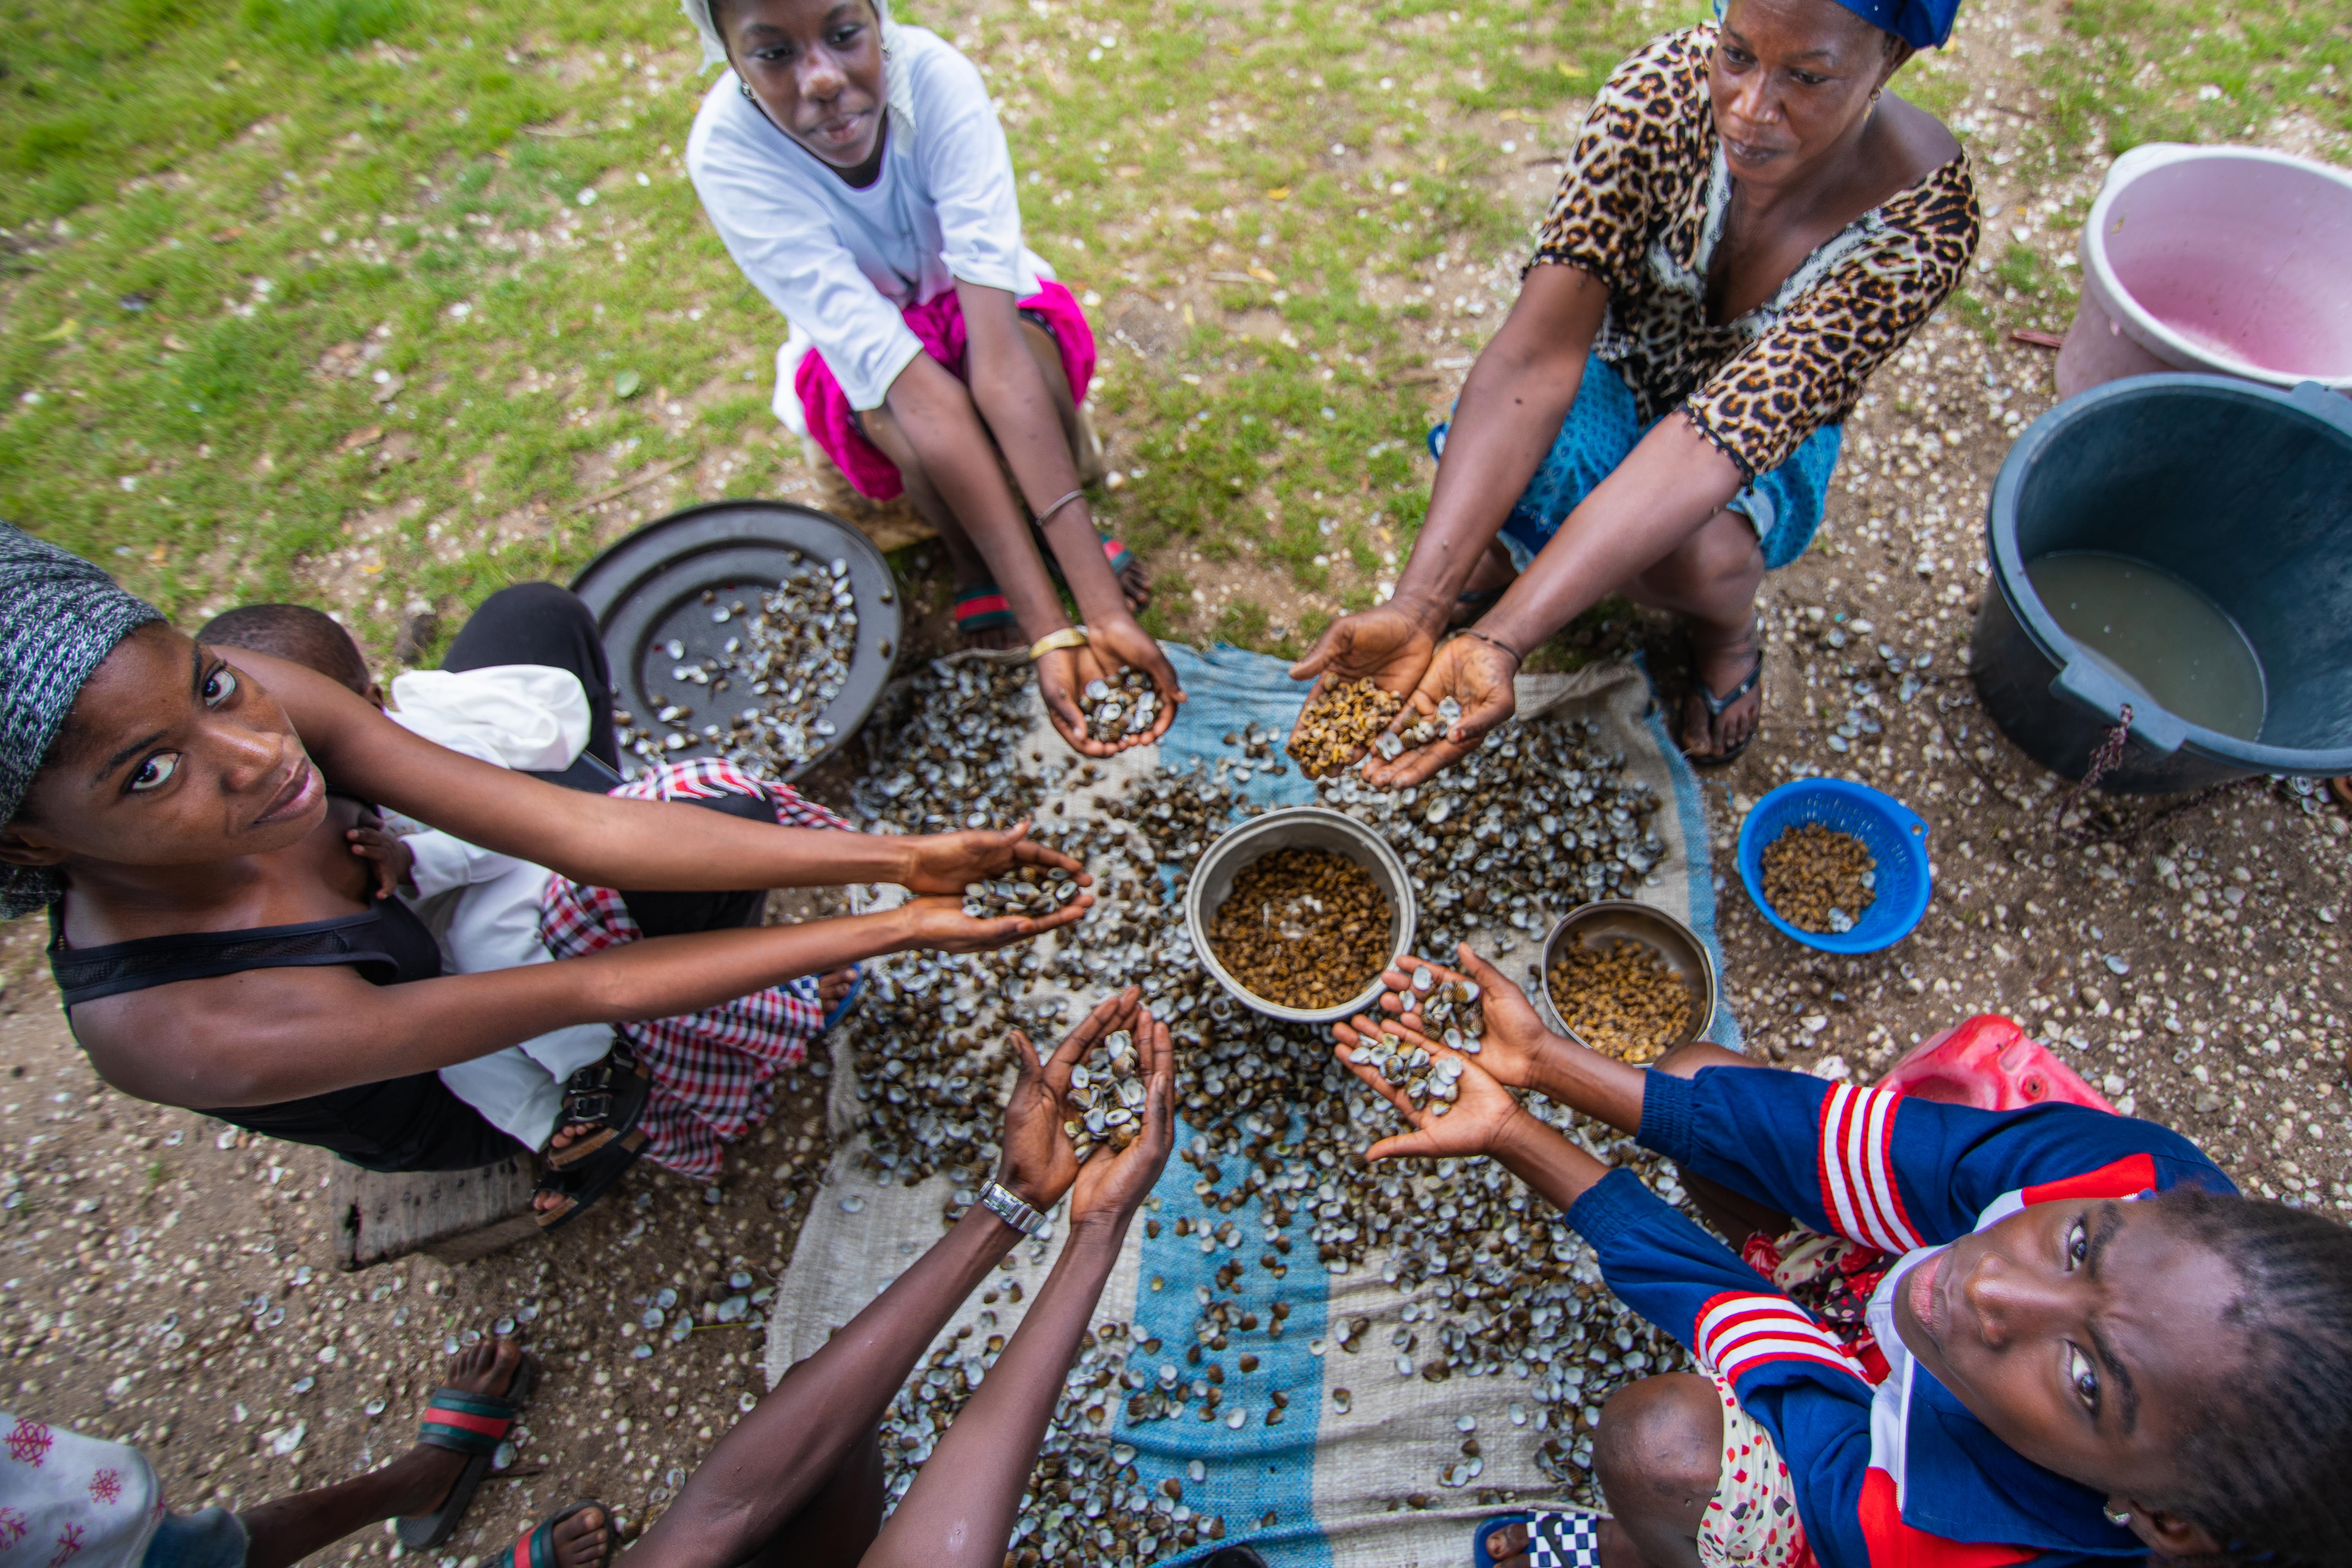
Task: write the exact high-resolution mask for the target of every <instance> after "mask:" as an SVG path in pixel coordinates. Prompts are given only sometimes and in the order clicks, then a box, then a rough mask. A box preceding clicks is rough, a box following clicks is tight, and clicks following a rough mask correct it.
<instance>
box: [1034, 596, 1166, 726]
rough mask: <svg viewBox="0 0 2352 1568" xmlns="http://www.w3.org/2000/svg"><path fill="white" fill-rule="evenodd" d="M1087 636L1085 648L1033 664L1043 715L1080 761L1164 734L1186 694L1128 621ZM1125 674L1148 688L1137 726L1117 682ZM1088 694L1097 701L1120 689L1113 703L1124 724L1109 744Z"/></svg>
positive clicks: (1155, 647) (1162, 657)
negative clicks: (1140, 679)
mask: <svg viewBox="0 0 2352 1568" xmlns="http://www.w3.org/2000/svg"><path fill="white" fill-rule="evenodd" d="M1128 670H1136V671H1139V672H1140V673H1141V674H1142V675H1143V676H1145V677H1146V678H1148V679H1150V683H1151V689H1150V693H1149V694H1148V702H1139V703H1138V704H1137V705H1138V707H1139V709H1142V710H1143V712H1142V716H1141V718H1140V720H1138V715H1137V713H1135V712H1133V711H1129V710H1127V709H1126V708H1125V704H1126V703H1127V702H1129V701H1130V700H1134V699H1133V698H1132V695H1131V694H1129V693H1127V692H1125V691H1124V689H1123V687H1122V685H1121V681H1120V679H1119V678H1120V676H1121V675H1122V674H1123V673H1124V672H1125V671H1128ZM1089 689H1092V691H1093V692H1094V694H1095V696H1097V697H1101V696H1106V695H1109V694H1110V693H1111V692H1112V689H1118V695H1117V696H1116V698H1115V699H1114V700H1118V701H1119V702H1120V703H1121V704H1122V707H1121V710H1120V711H1121V713H1122V715H1123V716H1124V718H1125V719H1126V721H1127V722H1125V723H1122V724H1119V725H1118V726H1116V727H1115V728H1114V730H1113V731H1112V736H1111V738H1109V739H1097V733H1098V732H1100V731H1101V730H1102V728H1103V726H1102V725H1101V724H1100V723H1098V722H1096V720H1097V718H1098V715H1097V714H1096V713H1094V712H1093V711H1092V710H1093V709H1094V707H1095V702H1094V701H1093V700H1091V699H1090V698H1089V696H1088V692H1089ZM1037 692H1038V695H1039V696H1040V697H1042V698H1043V699H1044V700H1045V716H1046V718H1047V719H1048V720H1050V721H1052V722H1053V725H1054V728H1055V730H1056V731H1059V732H1060V734H1061V737H1062V739H1063V740H1065V741H1066V742H1069V746H1070V749H1071V750H1072V751H1074V752H1078V753H1080V754H1081V755H1083V756H1089V757H1110V756H1116V755H1118V753H1119V752H1124V751H1126V750H1128V749H1129V747H1131V746H1139V745H1142V744H1143V743H1144V742H1147V741H1156V740H1158V739H1159V738H1160V736H1161V735H1163V734H1166V733H1167V731H1168V726H1169V725H1170V724H1171V723H1173V722H1175V720H1176V705H1177V704H1178V703H1180V702H1181V701H1183V700H1184V692H1183V689H1182V688H1181V686H1179V685H1178V684H1177V680H1176V670H1175V668H1174V667H1173V666H1172V665H1171V664H1170V663H1169V662H1168V656H1167V654H1166V653H1165V652H1163V651H1162V650H1161V648H1160V644H1159V643H1158V642H1157V641H1155V640H1153V638H1152V637H1151V636H1150V633H1148V632H1146V631H1145V630H1144V629H1143V628H1142V627H1141V626H1138V625H1137V624H1136V623H1135V620H1134V618H1133V617H1132V616H1121V617H1119V618H1118V619H1115V620H1111V621H1108V622H1107V623H1105V624H1104V625H1101V626H1088V627H1087V642H1086V644H1085V645H1084V646H1083V647H1070V648H1056V649H1055V650H1054V651H1053V652H1051V653H1049V654H1046V655H1045V657H1044V658H1040V659H1039V660H1038V661H1037Z"/></svg>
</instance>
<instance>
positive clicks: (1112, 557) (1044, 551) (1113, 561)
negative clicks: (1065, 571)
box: [1030, 522, 1135, 587]
mask: <svg viewBox="0 0 2352 1568" xmlns="http://www.w3.org/2000/svg"><path fill="white" fill-rule="evenodd" d="M1030 531H1031V532H1033V533H1034V532H1036V531H1037V527H1036V524H1035V523H1034V522H1033V523H1031V524H1030ZM1095 537H1096V538H1097V539H1099V540H1101V541H1102V550H1103V559H1104V560H1105V561H1108V562H1109V563H1110V574H1111V575H1112V576H1114V577H1116V576H1118V574H1120V573H1122V572H1124V571H1126V570H1127V569H1128V568H1129V566H1131V565H1133V564H1134V563H1135V552H1134V551H1132V550H1129V548H1128V547H1127V546H1126V545H1124V544H1121V543H1120V542H1118V540H1116V539H1113V538H1112V537H1111V536H1110V535H1109V534H1108V533H1100V532H1098V533H1097V534H1096V535H1095ZM1037 553H1038V554H1040V555H1042V556H1044V557H1045V570H1046V571H1047V572H1050V573H1051V574H1053V577H1054V581H1055V582H1056V583H1062V567H1061V563H1059V562H1057V561H1055V559H1054V552H1053V551H1052V550H1051V549H1050V548H1048V547H1047V545H1046V543H1045V538H1044V536H1043V535H1042V534H1041V535H1039V537H1038V540H1037ZM1062 585H1063V586H1064V587H1067V586H1069V584H1066V583H1062Z"/></svg>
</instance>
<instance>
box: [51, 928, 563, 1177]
mask: <svg viewBox="0 0 2352 1568" xmlns="http://www.w3.org/2000/svg"><path fill="white" fill-rule="evenodd" d="M58 908H59V906H58V905H55V904H52V905H50V906H49V953H48V957H49V973H51V974H52V975H54V976H55V977H56V979H57V983H58V994H60V995H61V996H62V997H63V998H64V1000H65V1005H66V1007H67V1010H68V1015H70V1013H71V1010H72V1008H73V1007H74V1006H75V1005H77V1004H78V1003H82V1002H91V1001H95V1000H97V999H98V998H99V997H101V996H118V995H121V994H123V993H124V992H127V991H144V990H147V989H148V988H149V987H151V986H155V985H169V984H172V983H173V982H174V981H180V980H206V979H211V978H213V977H214V976H216V975H222V974H236V973H242V972H244V971H246V970H248V969H295V968H308V967H314V966H317V965H320V964H329V963H347V964H349V965H351V966H352V968H353V969H356V970H358V971H359V973H360V976H361V978H362V979H364V980H366V981H367V982H369V983H370V984H374V985H404V984H408V983H409V982H411V981H415V980H431V979H434V978H436V976H438V975H439V974H440V973H441V950H440V947H439V945H438V944H436V942H434V940H433V933H432V932H431V931H427V930H425V922H424V921H420V920H418V919H417V918H416V915H415V911H414V910H411V909H409V907H408V906H407V905H406V904H404V903H402V902H401V901H400V900H397V899H385V900H382V901H380V902H378V903H375V904H373V905H372V906H370V907H369V908H367V909H365V910H361V911H360V912H359V913H358V914H355V915H339V916H337V917H336V918H334V919H333V920H325V921H304V922H302V923H301V924H299V925H283V926H257V927H254V928H252V929H250V930H247V931H187V932H184V933H179V934H174V935H172V936H150V937H141V938H138V939H137V940H135V941H132V942H109V943H108V944H106V945H105V946H103V947H84V948H68V946H66V944H65V927H64V922H63V921H61V920H60V919H59V917H58ZM197 1109H199V1110H200V1114H203V1115H205V1116H215V1117H218V1118H219V1119H220V1120H221V1121H226V1122H228V1123H229V1124H230V1125H232V1126H236V1127H243V1128H245V1129H247V1131H254V1132H259V1133H263V1134H265V1135H267V1136H268V1137H272V1138H283V1139H285V1140H286V1141H287V1142H290V1143H309V1144H312V1145H314V1146H316V1147H318V1148H321V1149H326V1150H330V1151H331V1152H334V1153H337V1154H340V1155H341V1156H342V1157H343V1158H344V1159H345V1160H348V1161H350V1162H351V1163H352V1164H355V1165H361V1166H364V1167H365V1168H367V1169H369V1170H372V1171H461V1170H471V1169H474V1168H476V1167H478V1166H481V1165H487V1164H491V1163H495V1162H497V1161H499V1160H502V1159H505V1158H506V1157H507V1156H509V1155H510V1154H512V1153H514V1152H516V1151H517V1149H519V1148H520V1145H519V1144H518V1143H516V1142H515V1141H514V1140H513V1139H511V1138H509V1137H508V1136H507V1135H506V1134H505V1133H504V1132H501V1131H499V1130H498V1129H497V1128H495V1127H493V1126H491V1125H490V1124H489V1123H488V1121H484V1120H483V1119H482V1116H481V1113H480V1112H479V1111H478V1110H475V1109H474V1108H473V1107H472V1106H470V1105H467V1103H466V1102H465V1101H464V1100H459V1099H458V1098H457V1096H456V1095H454V1094H452V1093H450V1092H449V1089H448V1088H447V1087H446V1085H444V1084H443V1083H442V1081H441V1079H440V1077H439V1075H438V1074H436V1073H429V1072H427V1073H412V1074H410V1075H409V1076H407V1077H405V1078H397V1079H387V1080H385V1081H384V1082H382V1083H367V1084H358V1085H355V1086H353V1087H352V1088H350V1089H331V1090H329V1091H328V1092H327V1093H325V1094H315V1095H307V1096H305V1097H303V1098H302V1099H300V1100H282V1101H280V1102H278V1104H275V1105H239V1106H232V1107H229V1108H227V1109H226V1110H201V1109H200V1108H197Z"/></svg>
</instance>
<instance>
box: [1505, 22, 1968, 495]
mask: <svg viewBox="0 0 2352 1568" xmlns="http://www.w3.org/2000/svg"><path fill="white" fill-rule="evenodd" d="M1715 39H1716V29H1715V27H1714V26H1711V25H1702V26H1696V27H1691V28H1688V29H1685V30H1684V31H1682V32H1677V33H1668V34H1665V35H1664V36H1663V37H1657V38H1654V39H1652V40H1651V41H1650V42H1649V43H1648V44H1646V45H1644V46H1643V47H1642V48H1641V49H1639V50H1638V51H1636V52H1635V53H1634V54H1633V56H1632V57H1631V58H1628V59H1626V61H1625V62H1624V63H1623V64H1622V65H1620V66H1619V67H1618V68H1617V69H1616V71H1615V72H1614V73H1613V74H1612V75H1611V77H1610V79H1609V81H1608V83H1607V85H1605V86H1604V87H1602V88H1601V93H1600V96H1599V97H1598V98H1597V99H1596V100H1594V101H1593V105H1592V112H1591V114H1590V115H1588V116H1587V117H1586V119H1585V121H1584V130H1583V132H1582V134H1581V135H1580V137H1579V138H1578V141H1577V144H1576V150H1575V152H1574V153H1571V154H1570V157H1569V162H1568V170H1567V173H1566V174H1563V175H1562V176H1561V179H1560V183H1559V195H1557V196H1555V197H1554V198H1553V199H1552V205H1551V212H1550V214H1549V216H1547V217H1546V218H1545V220H1544V225H1543V228H1542V230H1541V233H1540V235H1539V237H1538V241H1537V245H1536V253H1535V261H1534V263H1533V265H1537V266H1541V265H1544V264H1546V263H1551V264H1556V265H1561V266H1568V267H1574V268H1580V269H1581V270H1583V271H1586V272H1589V273H1591V274H1592V275H1593V276H1594V277H1596V278H1598V279H1601V281H1602V282H1603V283H1605V284H1607V285H1608V286H1609V309H1608V312H1607V314H1606V315H1605V317H1604V318H1603V320H1602V321H1601V333H1600V336H1599V337H1598V338H1597V339H1595V340H1594V342H1593V345H1592V346H1593V352H1594V353H1597V354H1598V355H1600V357H1601V359H1602V360H1604V361H1606V362H1608V363H1611V364H1612V365H1614V366H1616V368H1617V371H1618V374H1621V375H1622V376H1623V377H1624V379H1625V384H1626V385H1627V386H1628V387H1630V388H1631V389H1632V391H1633V401H1634V405H1635V406H1636V407H1637V408H1638V409H1639V410H1640V413H1641V416H1642V419H1643V423H1645V424H1646V423H1648V422H1649V421H1651V420H1654V419H1656V418H1658V417H1659V416H1662V415H1664V414H1665V413H1667V412H1669V411H1671V410H1673V409H1675V408H1677V407H1679V408H1680V409H1681V410H1682V412H1683V414H1684V415H1685V416H1686V417H1687V418H1688V419H1689V420H1690V421H1691V423H1693V424H1694V425H1696V426H1698V428H1699V429H1700V430H1701V431H1703V432H1704V433H1705V434H1706V437H1707V439H1709V440H1710V441H1713V442H1714V443H1715V445H1716V446H1717V447H1719V448H1720V449H1721V450H1722V451H1723V453H1724V455H1725V456H1727V457H1728V458H1730V459H1731V460H1732V461H1733V462H1735V463H1737V464H1738V465H1739V468H1740V470H1741V472H1742V473H1744V474H1745V475H1746V476H1747V477H1748V479H1754V478H1755V477H1756V476H1757V475H1758V474H1760V473H1763V472H1765V471H1766V470H1768V469H1769V468H1777V467H1779V466H1780V463H1781V462H1782V461H1783V460H1784V459H1786V458H1788V456H1789V454H1790V453H1791V452H1793V451H1795V450H1796V449H1797V445H1798V443H1799V442H1801V441H1802V440H1803V439H1804V438H1805V437H1807V436H1809V435H1811V433H1812V432H1813V431H1814V430H1816V429H1818V428H1820V427H1821V426H1824V425H1832V424H1835V423H1837V422H1839V421H1840V420H1843V418H1844V417H1845V416H1846V415H1847V414H1848V413H1850V412H1851V411H1852V410H1853V405H1854V404H1855V402H1856V401H1857V400H1859V399H1860V397H1861V396H1862V388H1863V383H1864V382H1865V381H1867V380H1868V379H1869V378H1870V373H1871V372H1872V371H1874V370H1875V369H1877V368H1878V365H1879V363H1880V362H1881V361H1883V360H1885V359H1886V358H1887V357H1888V356H1890V355H1892V354H1894V353H1895V352H1896V351H1898V350H1899V349H1901V348H1902V346H1903V344H1904V342H1906V340H1907V339H1908V338H1909V337H1910V336H1911V334H1912V333H1913V332H1915V331H1918V330H1919V328H1920V327H1921V325H1923V324H1924V323H1925V322H1926V321H1927V318H1928V317H1929V316H1930V315H1932V314H1934V312H1935V310H1936V308H1937V306H1939V305H1941V304H1942V303H1943V302H1944V300H1946V299H1947V298H1948V296H1949V295H1950V294H1951V292H1952V290H1953V289H1957V288H1958V287H1959V284H1960V281H1961V275H1962V271H1963V269H1964V268H1966V267H1967V266H1968V263H1969V258H1970V257H1971V256H1972V255H1974V254H1975V252H1976V247H1977V223H1978V218H1977V198H1976V184H1975V181H1974V180H1973V179H1972V178H1971V176H1970V175H1969V162H1968V154H1966V153H1961V154H1960V155H1959V156H1958V157H1956V158H1954V159H1953V160H1952V161H1951V162H1949V163H1946V164H1944V165H1943V166H1942V167H1940V168H1938V169H1937V170H1936V171H1935V172H1934V173H1932V174H1929V175H1927V178H1926V179H1924V180H1921V181H1920V182H1919V183H1918V184H1916V185H1913V186H1911V187H1909V188H1908V189H1906V190H1904V191H1902V192H1900V193H1898V194H1897V195H1895V196H1893V197H1892V198H1890V199H1889V200H1887V201H1886V202H1885V204H1884V205H1880V206H1878V207H1875V208H1874V209H1872V210H1871V211H1870V212H1867V213H1865V214H1864V215H1863V216H1861V217H1859V218H1857V219H1855V220H1854V221H1853V223H1851V224H1849V225H1847V226H1846V227H1845V228H1844V229H1843V230H1842V231H1840V232H1839V233H1838V234H1837V235H1836V236H1834V237H1832V238H1831V239H1830V240H1829V241H1828V242H1827V243H1825V244H1823V245H1822V247H1821V248H1820V249H1818V250H1816V251H1814V252H1813V253H1812V254H1811V256H1809V257H1807V258H1805V259H1804V261H1803V262H1802V263H1801V264H1800V265H1799V267H1798V268H1797V269H1796V271H1795V272H1794V273H1792V274H1790V277H1789V279H1788V281H1786V282H1785V283H1783V284H1781V285H1780V288H1779V289H1775V290H1774V291H1773V293H1772V295H1771V297H1770V298H1769V299H1767V300H1765V301H1764V302H1763V303H1762V304H1760V305H1759V306H1757V307H1756V308H1755V309H1754V310H1749V311H1748V312H1747V313H1746V314H1744V315H1741V316H1738V317H1736V318H1735V319H1733V320H1731V321H1726V322H1724V323H1722V324H1721V325H1719V326H1718V325H1714V324H1710V323H1709V322H1708V321H1707V319H1706V273H1707V263H1708V261H1709V259H1710V258H1712V257H1713V255H1714V253H1715V247H1716V245H1717V241H1719V240H1720V239H1721V237H1722V235H1723V223H1724V215H1725V210H1726V207H1727V203H1728V198H1729V195H1730V186H1731V182H1730V176H1729V174H1728V172H1727V168H1726V165H1725V163H1724V157H1723V144H1722V142H1721V141H1720V140H1719V139H1718V138H1717V135H1716V131H1715V114H1714V110H1713V108H1712V106H1711V104H1710V102H1709V100H1708V98H1707V90H1706V70H1707V62H1708V60H1709V59H1710V58H1712V56H1713V54H1714V50H1715Z"/></svg>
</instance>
